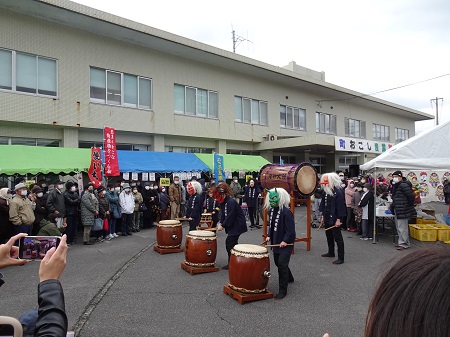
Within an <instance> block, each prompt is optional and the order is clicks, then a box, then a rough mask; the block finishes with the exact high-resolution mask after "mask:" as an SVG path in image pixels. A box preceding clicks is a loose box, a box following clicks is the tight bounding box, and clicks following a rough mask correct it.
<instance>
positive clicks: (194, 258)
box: [184, 231, 217, 268]
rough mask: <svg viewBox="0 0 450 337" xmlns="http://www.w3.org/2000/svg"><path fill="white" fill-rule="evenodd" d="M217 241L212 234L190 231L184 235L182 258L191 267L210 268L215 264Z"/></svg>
mask: <svg viewBox="0 0 450 337" xmlns="http://www.w3.org/2000/svg"><path fill="white" fill-rule="evenodd" d="M216 255H217V239H216V235H215V234H214V233H213V232H209V231H190V232H189V233H188V235H186V242H185V247H184V256H185V258H186V264H187V265H188V266H191V267H198V268H204V267H212V266H214V264H215V262H216Z"/></svg>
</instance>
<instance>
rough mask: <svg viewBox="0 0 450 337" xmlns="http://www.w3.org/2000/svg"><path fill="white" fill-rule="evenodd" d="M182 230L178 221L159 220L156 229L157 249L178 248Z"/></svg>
mask: <svg viewBox="0 0 450 337" xmlns="http://www.w3.org/2000/svg"><path fill="white" fill-rule="evenodd" d="M182 238H183V229H182V227H181V223H180V222H179V221H178V220H161V221H160V222H159V223H158V227H157V229H156V240H157V242H158V247H159V248H166V249H172V248H180V246H181V240H182Z"/></svg>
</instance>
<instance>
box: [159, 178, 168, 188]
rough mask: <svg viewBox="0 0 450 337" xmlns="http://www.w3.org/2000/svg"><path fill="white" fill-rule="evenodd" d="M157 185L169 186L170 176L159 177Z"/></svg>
mask: <svg viewBox="0 0 450 337" xmlns="http://www.w3.org/2000/svg"><path fill="white" fill-rule="evenodd" d="M159 185H160V186H169V185H170V178H160V179H159Z"/></svg>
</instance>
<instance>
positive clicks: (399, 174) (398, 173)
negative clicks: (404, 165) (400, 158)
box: [392, 171, 403, 177]
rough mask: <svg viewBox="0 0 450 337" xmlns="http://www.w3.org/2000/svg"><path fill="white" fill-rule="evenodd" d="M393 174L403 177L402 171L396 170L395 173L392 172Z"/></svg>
mask: <svg viewBox="0 0 450 337" xmlns="http://www.w3.org/2000/svg"><path fill="white" fill-rule="evenodd" d="M392 175H393V176H399V177H403V173H402V171H395V172H394V173H392Z"/></svg>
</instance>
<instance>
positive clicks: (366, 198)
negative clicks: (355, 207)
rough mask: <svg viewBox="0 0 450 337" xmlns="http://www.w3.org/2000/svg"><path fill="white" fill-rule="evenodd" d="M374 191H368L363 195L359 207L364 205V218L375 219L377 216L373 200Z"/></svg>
mask: <svg viewBox="0 0 450 337" xmlns="http://www.w3.org/2000/svg"><path fill="white" fill-rule="evenodd" d="M373 198H374V196H373V192H372V191H367V192H366V193H364V194H363V195H362V198H361V201H360V202H359V207H362V219H363V220H369V221H373V219H374V217H375V203H374V200H373Z"/></svg>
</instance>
